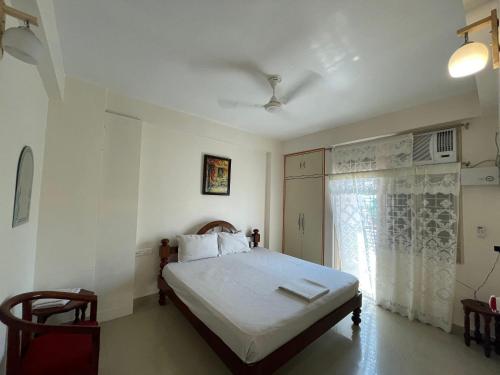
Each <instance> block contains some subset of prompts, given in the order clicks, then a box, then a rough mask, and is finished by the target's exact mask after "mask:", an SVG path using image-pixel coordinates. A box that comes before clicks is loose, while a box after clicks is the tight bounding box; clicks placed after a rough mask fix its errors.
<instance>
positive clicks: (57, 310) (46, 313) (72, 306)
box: [32, 289, 94, 323]
mask: <svg viewBox="0 0 500 375" xmlns="http://www.w3.org/2000/svg"><path fill="white" fill-rule="evenodd" d="M79 294H87V295H92V294H94V292H92V291H90V290H85V289H81V290H80V293H79ZM87 305H88V302H85V301H69V302H68V303H67V304H66V305H64V306H56V307H47V308H39V309H33V311H32V314H33V316H36V321H37V323H45V322H46V321H47V319H48V318H49V317H50V316H52V315H55V314H62V313H65V312H68V311H71V310H75V320H74V321H73V323H78V322H79V321H80V320H85V312H86V311H87Z"/></svg>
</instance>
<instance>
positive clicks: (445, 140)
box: [413, 128, 457, 165]
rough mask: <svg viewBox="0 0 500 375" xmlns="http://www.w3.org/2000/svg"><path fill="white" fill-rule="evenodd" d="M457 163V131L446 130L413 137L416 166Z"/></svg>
mask: <svg viewBox="0 0 500 375" xmlns="http://www.w3.org/2000/svg"><path fill="white" fill-rule="evenodd" d="M456 161H457V129H455V128H453V129H445V130H439V131H434V132H429V133H423V134H415V135H414V136H413V163H414V164H415V165H425V164H440V163H453V162H456Z"/></svg>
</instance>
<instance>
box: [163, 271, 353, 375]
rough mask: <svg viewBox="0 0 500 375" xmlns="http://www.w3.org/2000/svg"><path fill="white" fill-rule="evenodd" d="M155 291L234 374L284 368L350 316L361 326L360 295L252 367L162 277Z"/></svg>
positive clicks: (248, 374) (251, 374)
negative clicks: (170, 302) (157, 290)
mask: <svg viewBox="0 0 500 375" xmlns="http://www.w3.org/2000/svg"><path fill="white" fill-rule="evenodd" d="M158 288H159V290H160V291H159V294H160V300H159V303H160V304H161V305H164V304H165V302H166V297H168V298H169V300H170V301H172V302H173V303H174V305H175V306H176V307H177V308H178V309H179V310H180V311H181V312H182V314H184V316H185V317H186V318H187V319H188V320H189V322H190V323H191V324H192V325H193V327H194V328H195V329H196V330H197V331H198V333H199V334H200V335H201V336H202V337H203V338H204V339H205V341H206V342H207V343H208V345H210V347H211V348H212V350H213V351H214V352H215V353H217V355H218V356H219V358H220V359H221V360H222V361H223V362H224V363H225V364H226V366H227V367H228V368H229V369H230V370H231V372H232V373H233V374H241V375H265V374H272V373H273V372H275V371H276V370H277V369H278V368H280V367H281V366H283V365H284V364H285V363H286V362H288V361H289V360H290V359H291V358H292V357H294V356H295V355H296V354H298V353H300V352H301V351H302V350H303V349H304V348H306V347H307V346H308V345H309V344H310V343H312V342H313V341H314V340H316V339H317V338H319V337H320V336H321V335H323V333H325V332H327V331H328V330H329V329H330V328H332V327H333V326H334V325H336V324H337V323H338V322H339V321H341V320H342V319H344V318H345V317H346V316H348V315H349V314H350V313H352V321H353V324H354V325H356V326H357V325H359V324H360V323H361V318H360V315H361V306H362V295H361V293H358V294H357V295H356V296H355V297H353V298H351V299H350V300H349V301H347V302H346V303H344V304H343V305H342V306H340V307H338V308H337V309H335V310H333V311H332V312H330V313H329V314H328V315H326V316H324V317H323V318H321V319H320V320H318V321H317V322H316V323H314V324H313V325H312V326H310V327H309V328H307V329H306V330H304V331H302V332H301V333H300V334H298V335H297V336H295V337H294V338H293V339H291V340H290V341H288V342H286V343H285V344H283V345H282V346H280V347H279V348H278V349H276V350H275V351H274V352H272V353H271V354H269V355H268V356H267V357H265V358H263V359H261V360H260V361H258V362H255V363H251V364H248V363H245V362H243V361H242V360H241V359H240V357H238V356H237V355H236V354H235V353H234V352H233V351H232V350H231V348H230V347H229V346H227V345H226V344H225V343H224V341H222V339H221V338H220V337H219V336H217V335H216V334H215V333H214V332H213V331H211V330H210V328H208V327H207V326H206V325H205V323H203V322H202V321H201V320H200V319H198V317H196V315H194V314H193V313H192V312H191V310H189V308H188V307H187V306H186V305H185V304H184V302H182V301H181V300H180V299H179V297H177V295H176V294H175V292H174V291H173V289H172V288H170V286H169V285H168V284H167V282H166V281H165V279H163V277H161V276H158Z"/></svg>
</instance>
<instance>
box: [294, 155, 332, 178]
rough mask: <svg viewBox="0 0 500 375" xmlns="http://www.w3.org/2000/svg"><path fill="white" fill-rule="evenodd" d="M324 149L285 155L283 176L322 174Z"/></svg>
mask: <svg viewBox="0 0 500 375" xmlns="http://www.w3.org/2000/svg"><path fill="white" fill-rule="evenodd" d="M324 154H325V151H324V150H317V151H311V152H304V153H300V154H294V155H285V178H289V177H304V176H317V175H323V169H324V168H323V166H324Z"/></svg>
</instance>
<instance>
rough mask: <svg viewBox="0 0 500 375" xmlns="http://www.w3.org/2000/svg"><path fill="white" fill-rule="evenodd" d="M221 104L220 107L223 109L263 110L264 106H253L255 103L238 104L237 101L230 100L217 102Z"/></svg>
mask: <svg viewBox="0 0 500 375" xmlns="http://www.w3.org/2000/svg"><path fill="white" fill-rule="evenodd" d="M217 102H218V103H219V106H220V107H222V108H229V109H233V108H262V107H263V106H262V105H260V104H253V103H245V102H238V101H236V100H229V99H219V100H217Z"/></svg>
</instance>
